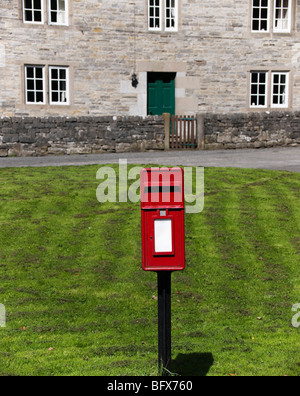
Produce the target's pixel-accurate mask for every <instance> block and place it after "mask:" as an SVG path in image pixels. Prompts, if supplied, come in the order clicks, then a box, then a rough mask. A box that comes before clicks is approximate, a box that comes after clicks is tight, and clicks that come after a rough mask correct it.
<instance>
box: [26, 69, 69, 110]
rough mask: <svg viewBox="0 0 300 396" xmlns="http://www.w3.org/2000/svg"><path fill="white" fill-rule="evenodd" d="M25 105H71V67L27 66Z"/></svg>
mask: <svg viewBox="0 0 300 396" xmlns="http://www.w3.org/2000/svg"><path fill="white" fill-rule="evenodd" d="M47 76H48V77H47ZM47 80H48V84H49V86H48V87H47ZM47 88H48V90H47ZM47 92H49V94H47ZM25 103H26V104H28V105H29V104H33V105H34V104H39V105H46V104H47V103H48V104H50V105H52V106H53V105H59V106H61V105H65V106H68V105H70V89H69V67H68V66H40V65H25Z"/></svg>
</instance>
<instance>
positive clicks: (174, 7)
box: [148, 0, 179, 32]
mask: <svg viewBox="0 0 300 396" xmlns="http://www.w3.org/2000/svg"><path fill="white" fill-rule="evenodd" d="M178 1H179V0H148V29H149V30H150V31H159V32H160V31H166V32H177V31H178Z"/></svg>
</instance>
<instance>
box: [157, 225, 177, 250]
mask: <svg viewBox="0 0 300 396" xmlns="http://www.w3.org/2000/svg"><path fill="white" fill-rule="evenodd" d="M154 250H155V252H156V253H172V251H173V246H172V220H168V219H166V220H154Z"/></svg>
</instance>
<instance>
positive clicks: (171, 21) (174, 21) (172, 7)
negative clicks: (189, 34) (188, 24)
mask: <svg viewBox="0 0 300 396" xmlns="http://www.w3.org/2000/svg"><path fill="white" fill-rule="evenodd" d="M165 1H166V9H165V29H166V31H171V32H174V31H177V30H178V0H165Z"/></svg>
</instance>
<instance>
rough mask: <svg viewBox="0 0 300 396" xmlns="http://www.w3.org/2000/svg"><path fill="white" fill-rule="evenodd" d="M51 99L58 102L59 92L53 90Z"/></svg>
mask: <svg viewBox="0 0 300 396" xmlns="http://www.w3.org/2000/svg"><path fill="white" fill-rule="evenodd" d="M51 100H52V102H58V92H52V96H51Z"/></svg>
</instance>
